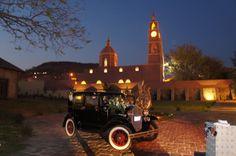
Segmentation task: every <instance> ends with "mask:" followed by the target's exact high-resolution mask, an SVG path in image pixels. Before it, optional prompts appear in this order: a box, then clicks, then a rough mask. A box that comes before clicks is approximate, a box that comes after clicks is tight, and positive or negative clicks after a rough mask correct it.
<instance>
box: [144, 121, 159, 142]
mask: <svg viewBox="0 0 236 156" xmlns="http://www.w3.org/2000/svg"><path fill="white" fill-rule="evenodd" d="M154 129H158V125H157V120H152V121H151V122H150V125H149V129H148V130H154ZM157 137H158V133H155V134H150V135H147V136H146V137H144V140H146V141H152V140H155V139H156V138H157Z"/></svg>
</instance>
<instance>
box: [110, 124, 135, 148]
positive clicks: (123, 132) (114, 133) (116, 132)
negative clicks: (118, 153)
mask: <svg viewBox="0 0 236 156" xmlns="http://www.w3.org/2000/svg"><path fill="white" fill-rule="evenodd" d="M130 133H131V131H130V129H129V128H128V127H126V126H122V125H119V126H115V127H113V128H111V129H110V131H109V135H108V141H109V143H110V145H111V146H112V147H113V148H115V149H116V150H126V149H128V148H129V147H130V146H131V139H130V137H129V134H130Z"/></svg>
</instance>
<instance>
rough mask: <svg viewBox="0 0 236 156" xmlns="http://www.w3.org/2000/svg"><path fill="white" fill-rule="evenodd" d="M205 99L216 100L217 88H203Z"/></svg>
mask: <svg viewBox="0 0 236 156" xmlns="http://www.w3.org/2000/svg"><path fill="white" fill-rule="evenodd" d="M203 97H204V98H205V100H207V101H213V100H216V89H215V88H203Z"/></svg>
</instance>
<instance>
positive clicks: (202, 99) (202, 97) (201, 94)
mask: <svg viewBox="0 0 236 156" xmlns="http://www.w3.org/2000/svg"><path fill="white" fill-rule="evenodd" d="M200 100H201V101H205V99H204V96H203V88H200Z"/></svg>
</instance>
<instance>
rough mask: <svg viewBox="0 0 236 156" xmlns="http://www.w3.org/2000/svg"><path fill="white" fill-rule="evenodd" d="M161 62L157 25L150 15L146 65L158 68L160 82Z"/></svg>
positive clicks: (161, 46)
mask: <svg viewBox="0 0 236 156" xmlns="http://www.w3.org/2000/svg"><path fill="white" fill-rule="evenodd" d="M163 62H164V54H163V45H162V38H161V33H160V29H159V23H158V21H157V20H156V18H155V16H154V15H152V20H151V22H150V23H149V30H148V65H156V66H157V67H158V74H159V76H160V80H161V81H162V79H163Z"/></svg>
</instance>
